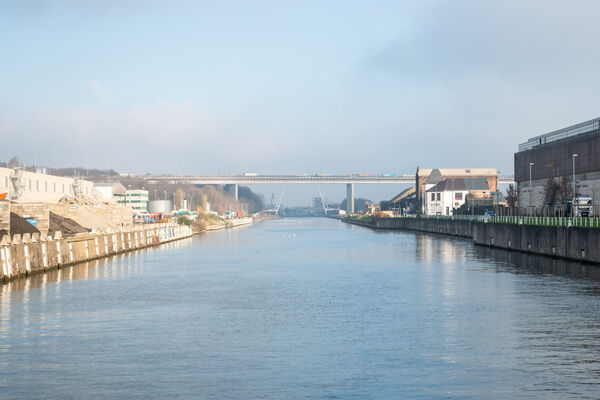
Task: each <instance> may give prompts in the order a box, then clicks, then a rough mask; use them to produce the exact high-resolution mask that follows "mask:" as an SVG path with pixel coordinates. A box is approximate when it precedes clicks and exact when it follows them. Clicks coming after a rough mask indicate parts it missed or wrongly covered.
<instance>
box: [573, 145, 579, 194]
mask: <svg viewBox="0 0 600 400" xmlns="http://www.w3.org/2000/svg"><path fill="white" fill-rule="evenodd" d="M577 156H579V154H573V200H575V197H577V186H576V184H575V157H577Z"/></svg>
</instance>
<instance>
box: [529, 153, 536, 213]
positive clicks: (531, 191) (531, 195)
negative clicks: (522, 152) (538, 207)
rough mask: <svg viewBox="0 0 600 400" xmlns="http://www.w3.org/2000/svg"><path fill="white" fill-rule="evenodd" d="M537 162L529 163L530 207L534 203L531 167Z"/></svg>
mask: <svg viewBox="0 0 600 400" xmlns="http://www.w3.org/2000/svg"><path fill="white" fill-rule="evenodd" d="M534 165H535V163H532V162H530V163H529V207H531V206H532V205H533V188H532V187H531V167H533V166H534Z"/></svg>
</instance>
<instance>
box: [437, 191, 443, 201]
mask: <svg viewBox="0 0 600 400" xmlns="http://www.w3.org/2000/svg"><path fill="white" fill-rule="evenodd" d="M441 195H442V194H441V193H438V194H437V200H438V201H440V199H441V198H442V196H441Z"/></svg>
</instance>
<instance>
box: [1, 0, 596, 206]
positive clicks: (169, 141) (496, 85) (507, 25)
mask: <svg viewBox="0 0 600 400" xmlns="http://www.w3.org/2000/svg"><path fill="white" fill-rule="evenodd" d="M599 17H600V4H599V3H598V2H596V1H591V0H589V1H575V2H573V1H569V2H567V1H527V2H523V1H499V2H481V1H460V2H446V1H380V2H359V1H343V2H342V1H331V2H319V1H301V2H299V1H296V2H293V1H283V2H281V1H256V2H239V1H227V0H226V1H219V2H209V1H174V2H169V3H168V4H167V3H166V2H152V1H150V2H146V1H129V2H119V1H106V2H93V3H92V2H86V3H85V4H82V3H80V2H76V1H55V2H50V1H25V2H10V3H4V4H3V5H2V6H0V47H1V48H2V53H3V57H2V58H3V61H2V63H0V76H2V79H0V131H1V132H2V137H3V139H4V145H3V146H2V154H0V159H9V158H10V157H11V156H13V155H16V156H19V157H20V158H21V159H22V160H23V161H24V162H26V163H28V164H32V163H33V162H34V159H35V160H36V161H37V163H38V164H43V165H49V166H53V167H68V166H86V165H89V166H90V167H95V168H109V167H110V168H114V169H116V170H118V171H120V172H133V173H146V172H150V173H177V174H191V173H241V172H256V173H261V174H268V173H281V174H296V173H309V174H314V173H330V174H347V173H371V174H381V173H397V174H400V173H412V172H414V170H415V168H416V166H417V165H419V166H421V167H425V168H432V167H433V168H436V167H438V168H453V167H455V168H460V167H495V168H498V169H499V170H500V171H501V172H502V173H504V174H512V169H513V153H514V151H515V150H516V148H517V145H518V143H521V142H523V141H525V140H526V139H527V138H529V137H532V136H535V135H538V134H543V133H546V132H548V131H551V130H554V129H558V128H561V127H564V126H567V125H570V124H574V123H577V122H581V121H584V120H588V119H591V118H594V117H597V116H598V115H599V113H598V111H597V109H596V106H597V104H598V96H599V94H598V93H600V91H599V90H598V89H599V86H600V81H599V80H598V79H597V71H598V67H599V66H600V53H599V52H598V51H596V48H597V43H598V42H599V40H600V30H599V29H598V28H597V27H596V24H597V21H598V19H599ZM254 188H255V187H253V189H254ZM369 188H372V189H373V192H372V193H373V196H372V197H374V198H373V199H374V200H379V199H380V198H377V196H378V195H380V197H381V198H385V197H386V196H387V197H389V196H390V195H393V194H394V193H397V192H398V188H393V187H390V186H387V185H386V186H381V187H378V188H377V189H376V187H375V186H370V187H369ZM260 190H262V192H263V193H271V191H273V192H276V193H278V191H279V190H280V189H279V188H270V187H268V186H265V187H263V188H261V189H260ZM260 190H259V191H260ZM337 190H338V189H336V191H337ZM310 191H311V192H310V196H312V195H314V194H315V193H314V192H315V189H314V188H312V189H310ZM343 191H344V189H343V188H342V187H340V188H339V192H340V196H337V195H332V196H328V197H333V199H334V200H341V198H343ZM310 196H309V197H310ZM357 196H361V197H369V195H368V194H366V193H361V192H360V191H359V192H357ZM268 197H269V196H266V198H267V200H268Z"/></svg>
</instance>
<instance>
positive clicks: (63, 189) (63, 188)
mask: <svg viewBox="0 0 600 400" xmlns="http://www.w3.org/2000/svg"><path fill="white" fill-rule="evenodd" d="M62 185H63V186H62V192H63V193H64V192H65V184H64V183H63V184H62Z"/></svg>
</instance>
